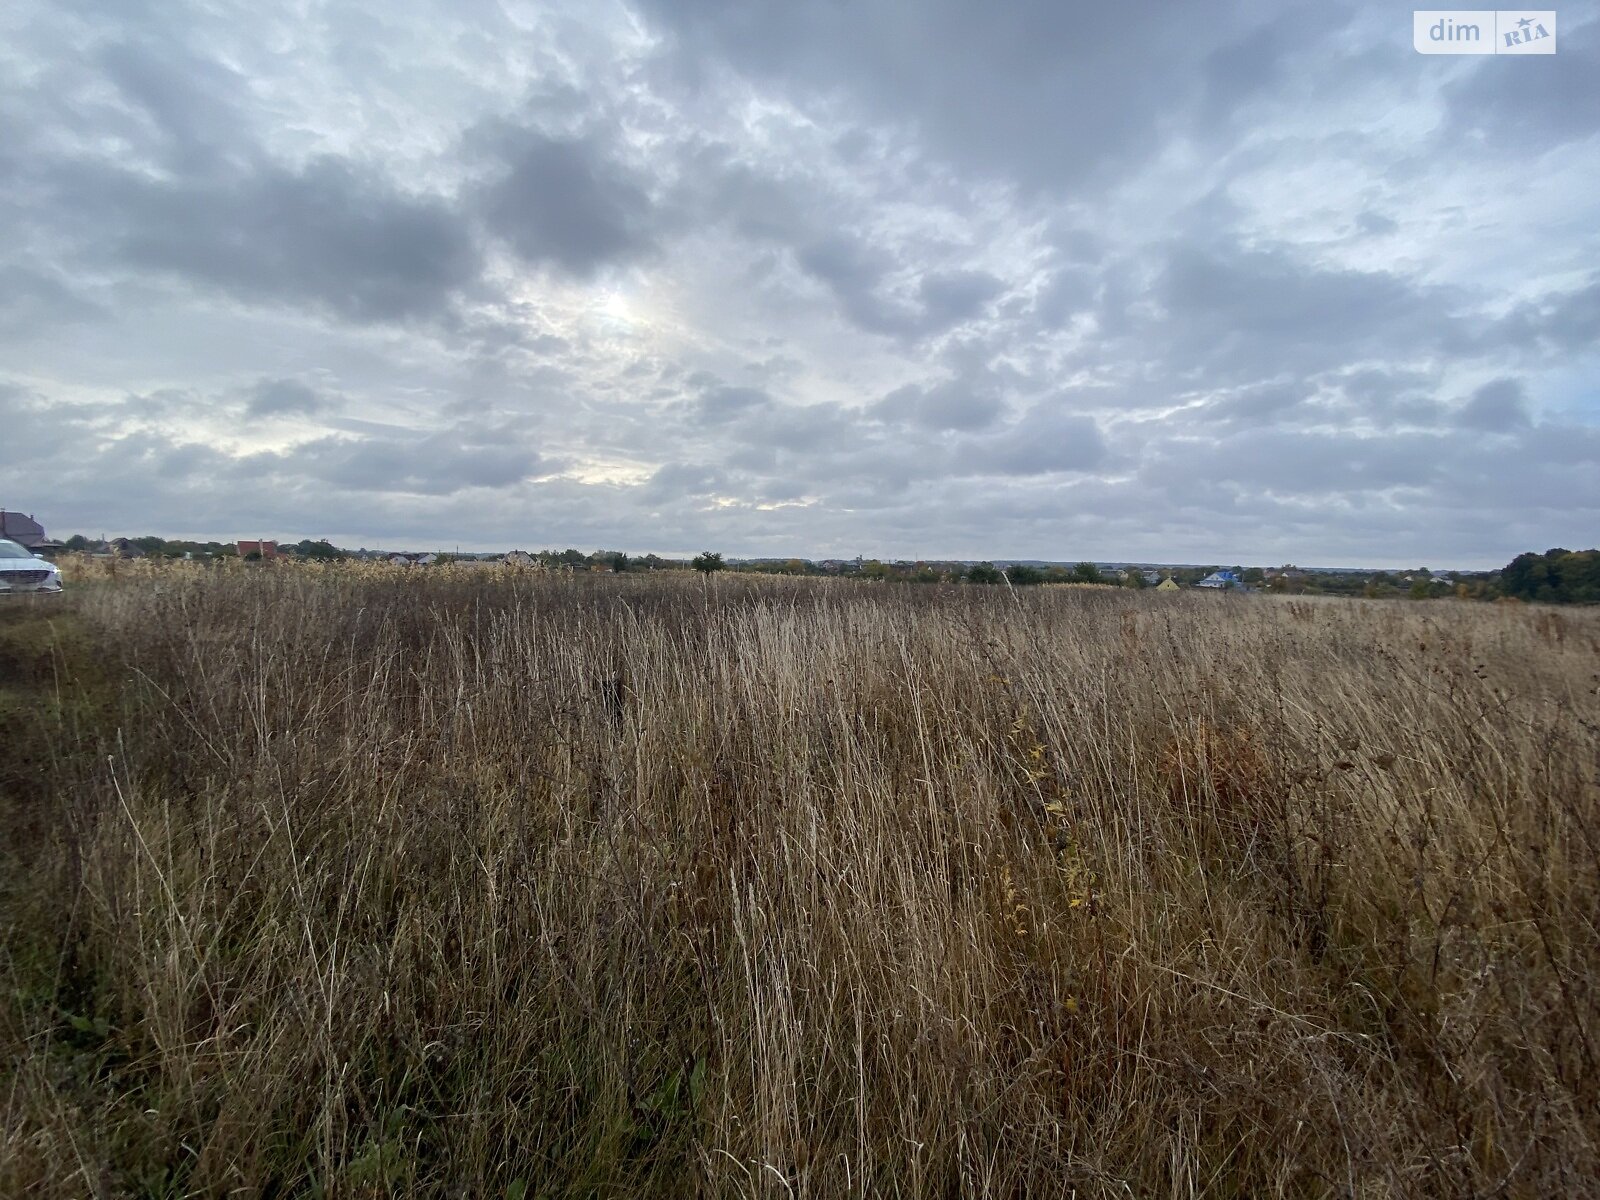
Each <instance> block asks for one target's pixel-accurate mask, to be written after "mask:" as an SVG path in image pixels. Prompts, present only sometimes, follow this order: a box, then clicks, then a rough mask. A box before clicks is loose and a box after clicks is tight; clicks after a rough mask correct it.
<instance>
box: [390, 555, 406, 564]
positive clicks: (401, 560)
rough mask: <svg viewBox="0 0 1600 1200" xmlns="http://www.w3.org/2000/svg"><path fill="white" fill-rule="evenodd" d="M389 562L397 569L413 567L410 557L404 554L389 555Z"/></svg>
mask: <svg viewBox="0 0 1600 1200" xmlns="http://www.w3.org/2000/svg"><path fill="white" fill-rule="evenodd" d="M389 561H390V562H391V563H393V564H394V565H395V566H397V567H409V566H410V565H411V559H410V557H409V556H407V555H404V554H391V555H389Z"/></svg>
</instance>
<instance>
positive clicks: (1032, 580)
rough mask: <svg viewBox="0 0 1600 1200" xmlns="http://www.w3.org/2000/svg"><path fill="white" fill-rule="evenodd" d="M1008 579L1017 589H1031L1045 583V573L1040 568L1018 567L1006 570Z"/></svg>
mask: <svg viewBox="0 0 1600 1200" xmlns="http://www.w3.org/2000/svg"><path fill="white" fill-rule="evenodd" d="M1006 578H1007V579H1009V580H1011V582H1012V583H1014V584H1016V586H1017V587H1031V586H1032V585H1034V584H1036V583H1043V582H1044V572H1043V571H1041V570H1039V568H1038V567H1029V566H1016V567H1007V568H1006Z"/></svg>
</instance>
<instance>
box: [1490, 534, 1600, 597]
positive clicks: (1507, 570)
mask: <svg viewBox="0 0 1600 1200" xmlns="http://www.w3.org/2000/svg"><path fill="white" fill-rule="evenodd" d="M1500 591H1501V594H1502V595H1506V596H1512V597H1515V598H1516V599H1518V600H1536V601H1538V602H1539V603H1541V604H1600V550H1564V549H1562V548H1561V547H1559V546H1558V547H1556V548H1555V549H1553V550H1546V551H1545V552H1544V553H1543V554H1534V553H1531V552H1530V553H1528V554H1519V555H1517V556H1516V557H1515V558H1513V559H1512V560H1511V561H1510V562H1509V563H1507V564H1506V565H1505V567H1504V569H1502V570H1501V572H1500Z"/></svg>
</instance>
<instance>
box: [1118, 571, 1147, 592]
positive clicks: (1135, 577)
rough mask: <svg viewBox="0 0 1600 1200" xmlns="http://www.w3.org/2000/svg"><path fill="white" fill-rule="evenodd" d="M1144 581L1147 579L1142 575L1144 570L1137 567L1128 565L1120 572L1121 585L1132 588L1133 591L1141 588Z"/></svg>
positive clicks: (1143, 585)
mask: <svg viewBox="0 0 1600 1200" xmlns="http://www.w3.org/2000/svg"><path fill="white" fill-rule="evenodd" d="M1146 583H1147V581H1146V579H1145V577H1144V572H1143V571H1141V570H1140V569H1139V568H1138V567H1129V568H1128V569H1127V570H1126V571H1124V572H1123V573H1122V586H1123V587H1126V588H1132V589H1133V590H1134V591H1136V592H1137V591H1141V590H1143V589H1144V587H1145V585H1146Z"/></svg>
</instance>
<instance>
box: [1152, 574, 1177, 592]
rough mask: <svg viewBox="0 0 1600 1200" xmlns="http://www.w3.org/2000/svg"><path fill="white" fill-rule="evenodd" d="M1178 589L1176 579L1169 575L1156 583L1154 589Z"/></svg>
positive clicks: (1169, 590)
mask: <svg viewBox="0 0 1600 1200" xmlns="http://www.w3.org/2000/svg"><path fill="white" fill-rule="evenodd" d="M1178 590H1179V589H1178V581H1177V580H1176V579H1174V578H1173V577H1172V576H1170V575H1168V576H1167V577H1166V578H1165V579H1163V580H1162V581H1161V582H1160V583H1158V584H1156V591H1158V592H1176V591H1178Z"/></svg>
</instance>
